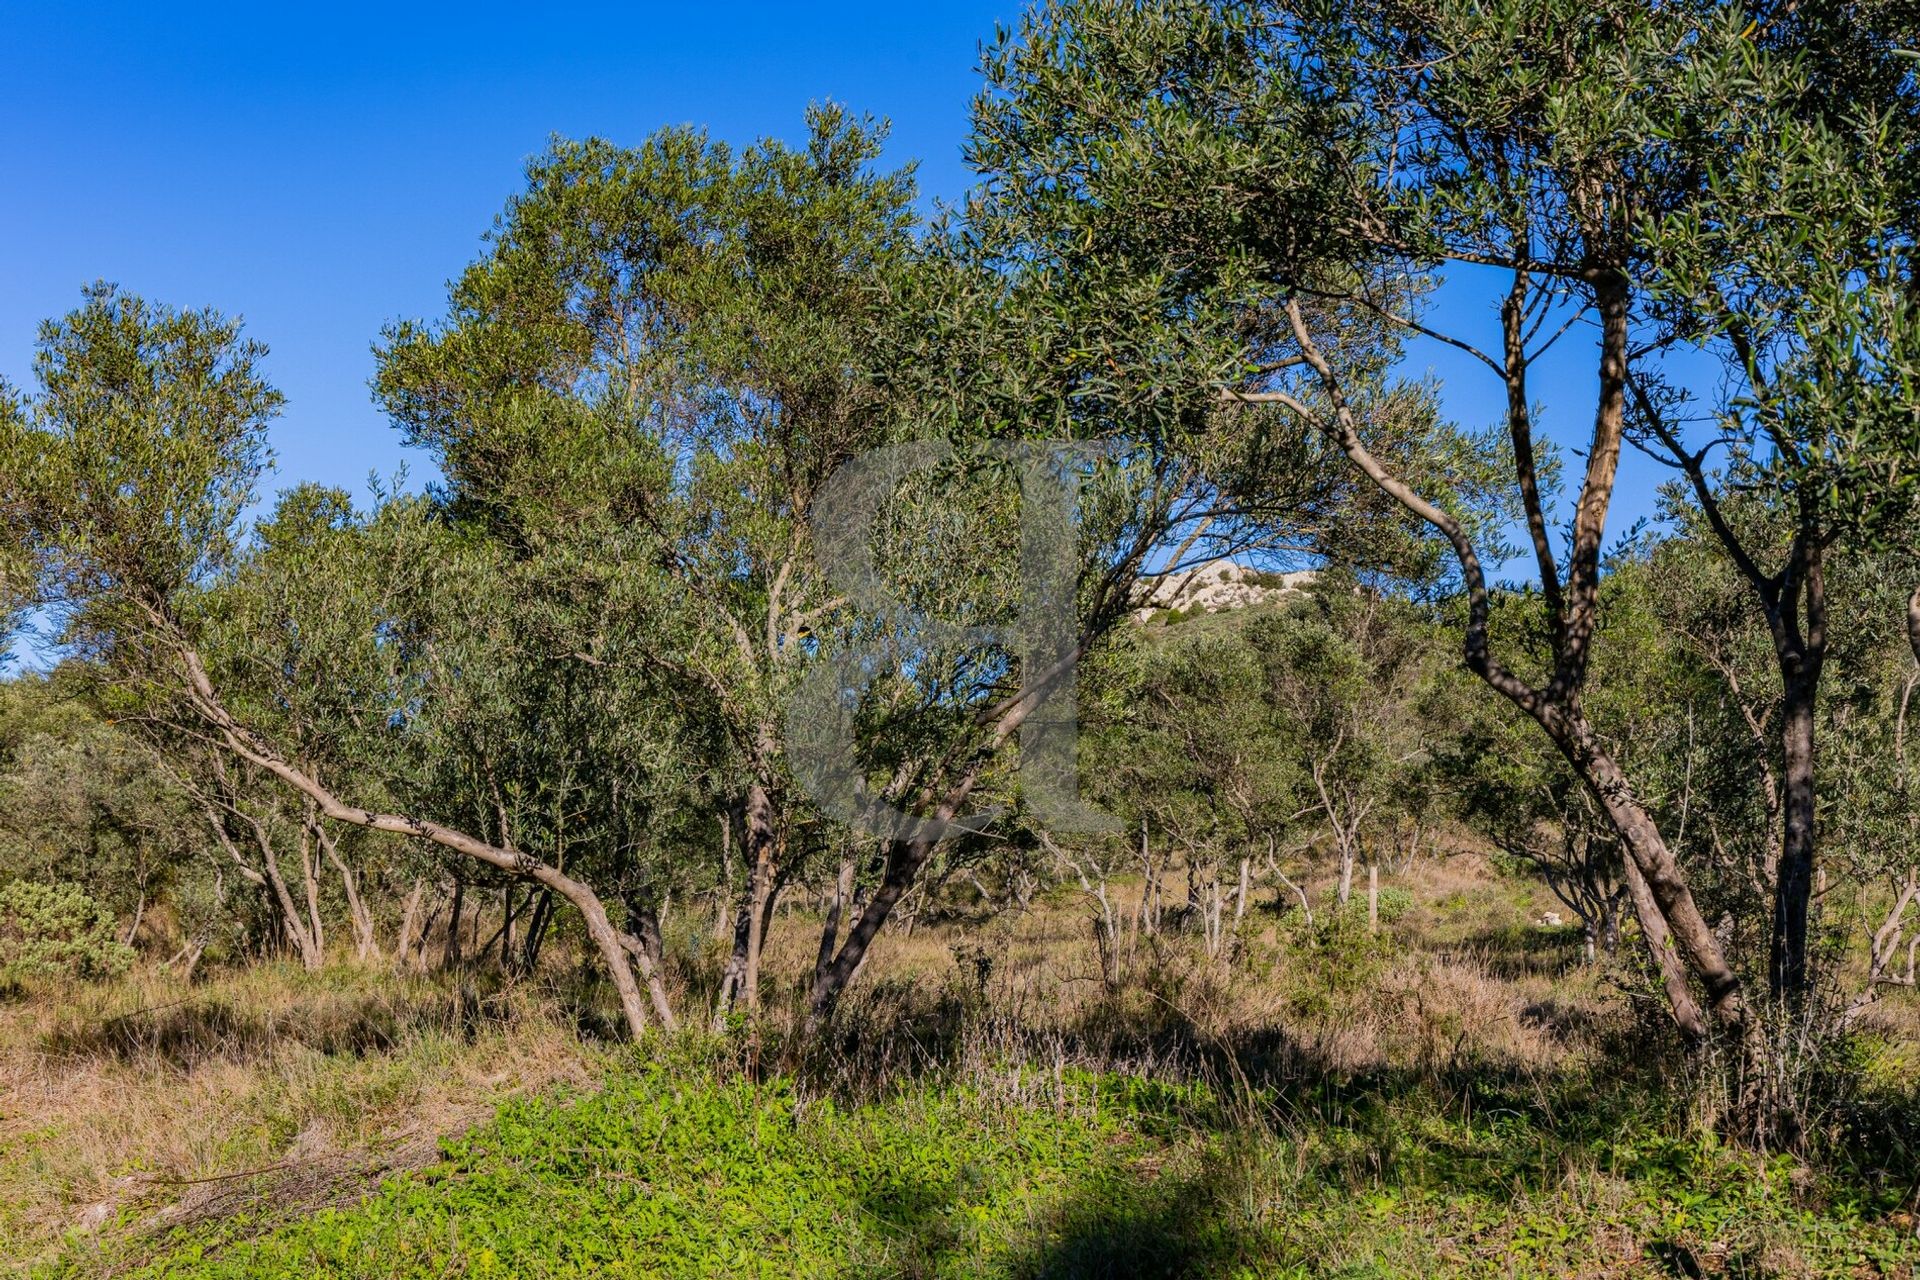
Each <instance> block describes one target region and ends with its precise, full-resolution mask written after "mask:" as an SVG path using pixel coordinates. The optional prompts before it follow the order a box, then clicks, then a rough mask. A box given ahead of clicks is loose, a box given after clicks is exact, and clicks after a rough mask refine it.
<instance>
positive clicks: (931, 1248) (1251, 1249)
mask: <svg viewBox="0 0 1920 1280" xmlns="http://www.w3.org/2000/svg"><path fill="white" fill-rule="evenodd" d="M1083 1182H1084V1185H1082V1186H1079V1187H1077V1188H1076V1189H1075V1190H1074V1191H1073V1192H1071V1193H1070V1194H1068V1195H1067V1196H1066V1197H1064V1198H1063V1199H1060V1200H1058V1201H1056V1202H1055V1203H1053V1204H1052V1205H1050V1206H1049V1207H1048V1208H1046V1209H1045V1210H1043V1211H1041V1212H1040V1213H1039V1214H1038V1216H1037V1217H1036V1219H1035V1220H1034V1221H1032V1222H1031V1223H1030V1224H1029V1225H1028V1226H1027V1228H1026V1230H1025V1231H1024V1232H1023V1234H1025V1235H1027V1236H1029V1237H1031V1240H1030V1242H1029V1243H1027V1244H1025V1245H1023V1246H1021V1247H1018V1248H1016V1249H1015V1250H1014V1251H1013V1252H1011V1253H1002V1254H998V1255H996V1256H994V1257H992V1258H984V1257H981V1256H979V1253H978V1251H977V1246H976V1245H975V1244H974V1243H973V1238H972V1234H971V1233H970V1232H969V1231H967V1230H966V1229H965V1226H964V1223H965V1219H964V1218H963V1217H958V1216H956V1215H955V1214H954V1213H953V1212H951V1210H952V1208H953V1206H954V1204H955V1203H956V1200H957V1196H956V1194H955V1188H953V1187H951V1186H928V1185H921V1186H917V1187H904V1188H903V1187H898V1186H894V1187H890V1188H888V1189H887V1190H886V1191H885V1192H884V1193H882V1194H880V1195H877V1196H874V1197H872V1198H870V1199H869V1201H868V1209H869V1212H870V1213H871V1214H872V1216H873V1218H874V1219H875V1220H876V1221H877V1222H878V1223H879V1224H880V1226H881V1228H882V1232H881V1233H882V1236H883V1238H884V1239H885V1241H886V1247H885V1249H884V1256H882V1257H880V1258H876V1259H874V1260H872V1261H869V1262H868V1263H866V1264H865V1265H861V1266H856V1267H855V1268H854V1270H853V1274H855V1275H863V1276H875V1277H878V1276H888V1277H899V1278H900V1280H934V1278H935V1277H959V1276H967V1277H980V1278H981V1280H988V1278H991V1280H1105V1278H1109V1277H1111V1278H1112V1280H1123V1278H1125V1280H1135V1278H1138V1280H1149V1278H1164V1280H1187V1278H1188V1277H1193V1278H1199V1277H1212V1276H1221V1277H1225V1276H1234V1275H1245V1274H1250V1272H1248V1271H1247V1270H1246V1269H1247V1268H1248V1267H1252V1266H1256V1265H1257V1266H1258V1267H1259V1268H1260V1270H1259V1272H1258V1273H1259V1274H1262V1275H1271V1274H1275V1271H1274V1268H1275V1267H1276V1266H1285V1265H1287V1263H1286V1260H1284V1259H1282V1258H1281V1257H1280V1256H1279V1255H1278V1254H1277V1253H1276V1251H1275V1250H1276V1243H1277V1242H1276V1241H1275V1240H1274V1239H1272V1238H1271V1237H1270V1236H1268V1235H1267V1234H1266V1233H1263V1232H1260V1231H1258V1230H1255V1229H1253V1228H1252V1227H1251V1226H1250V1225H1248V1224H1245V1221H1244V1215H1243V1214H1242V1213H1240V1212H1239V1211H1238V1210H1237V1209H1236V1207H1235V1202H1236V1199H1237V1195H1238V1192H1239V1191H1240V1190H1241V1189H1242V1184H1241V1182H1240V1181H1239V1180H1238V1179H1237V1178H1236V1176H1235V1174H1234V1171H1233V1170H1232V1169H1231V1167H1230V1166H1229V1165H1227V1164H1226V1163H1223V1162H1218V1161H1210V1162H1207V1163H1204V1164H1203V1165H1202V1166H1201V1167H1200V1170H1199V1172H1181V1173H1173V1172H1168V1173H1165V1174H1161V1175H1159V1176H1150V1177H1146V1178H1143V1177H1142V1176H1141V1172H1140V1171H1139V1170H1135V1169H1129V1168H1127V1167H1125V1166H1124V1165H1121V1164H1119V1163H1115V1164H1113V1165H1111V1166H1108V1167H1104V1168H1101V1169H1098V1170H1095V1171H1092V1172H1091V1173H1090V1174H1089V1176H1087V1177H1086V1178H1085V1179H1084V1180H1083ZM1236 1216H1238V1217H1240V1222H1236V1221H1235V1218H1236Z"/></svg>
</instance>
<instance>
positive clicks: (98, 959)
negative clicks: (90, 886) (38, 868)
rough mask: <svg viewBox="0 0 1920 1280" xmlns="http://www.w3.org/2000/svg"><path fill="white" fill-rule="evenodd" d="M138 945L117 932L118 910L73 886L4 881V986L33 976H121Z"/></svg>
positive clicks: (0, 896) (0, 950) (0, 890)
mask: <svg viewBox="0 0 1920 1280" xmlns="http://www.w3.org/2000/svg"><path fill="white" fill-rule="evenodd" d="M132 963H133V948H132V947H129V946H127V945H125V944H124V943H122V942H121V941H120V940H119V939H118V938H117V937H115V936H114V930H113V912H112V911H110V910H108V909H107V908H106V907H104V906H102V905H101V904H100V903H98V902H95V901H94V900H93V899H92V898H89V897H88V896H87V895H86V894H85V893H83V892H81V891H80V890H79V889H77V888H75V887H74V886H73V885H52V884H36V883H34V882H33V881H31V880H16V881H14V882H13V883H12V884H6V885H0V986H17V985H18V984H19V983H20V982H21V981H22V980H23V979H26V978H33V977H58V978H83V979H89V980H92V979H100V978H112V977H116V976H118V975H119V974H121V973H124V972H125V971H126V968H127V966H128V965H130V964H132Z"/></svg>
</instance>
